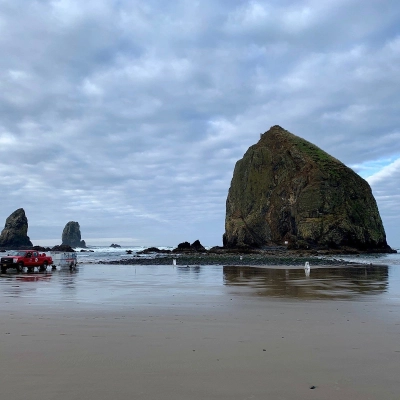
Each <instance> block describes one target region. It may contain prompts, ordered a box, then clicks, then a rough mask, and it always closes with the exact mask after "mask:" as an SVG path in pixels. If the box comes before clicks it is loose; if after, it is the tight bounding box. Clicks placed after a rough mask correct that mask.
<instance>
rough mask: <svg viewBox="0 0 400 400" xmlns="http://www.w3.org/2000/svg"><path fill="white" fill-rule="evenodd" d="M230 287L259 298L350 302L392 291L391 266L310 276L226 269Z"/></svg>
mask: <svg viewBox="0 0 400 400" xmlns="http://www.w3.org/2000/svg"><path fill="white" fill-rule="evenodd" d="M223 273H224V283H225V285H227V286H232V287H238V288H239V287H240V288H241V289H243V288H248V289H250V290H254V291H255V292H256V294H257V295H259V296H271V297H292V298H303V299H304V298H306V299H324V298H326V299H350V298H353V297H356V296H360V295H372V294H381V293H384V292H385V291H386V290H387V288H388V275H389V273H388V267H387V266H370V265H368V266H357V267H348V268H315V269H311V271H310V275H309V277H306V276H305V274H304V269H271V268H268V269H267V268H256V267H224V269H223Z"/></svg>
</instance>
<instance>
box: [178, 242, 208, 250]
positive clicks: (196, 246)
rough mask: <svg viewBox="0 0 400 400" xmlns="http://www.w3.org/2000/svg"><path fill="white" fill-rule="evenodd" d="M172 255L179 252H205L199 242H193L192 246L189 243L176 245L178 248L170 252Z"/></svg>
mask: <svg viewBox="0 0 400 400" xmlns="http://www.w3.org/2000/svg"><path fill="white" fill-rule="evenodd" d="M172 251H173V252H174V253H180V252H206V251H207V250H206V249H205V247H204V246H203V245H202V244H201V243H200V241H199V240H195V241H194V242H193V243H192V244H190V243H189V242H182V243H179V244H178V247H177V248H175V249H174V250H172Z"/></svg>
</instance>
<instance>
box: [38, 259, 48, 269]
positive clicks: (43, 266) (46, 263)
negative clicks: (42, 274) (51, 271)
mask: <svg viewBox="0 0 400 400" xmlns="http://www.w3.org/2000/svg"><path fill="white" fill-rule="evenodd" d="M47 265H48V262H47V261H45V262H44V263H43V265H41V266H40V271H46V269H47Z"/></svg>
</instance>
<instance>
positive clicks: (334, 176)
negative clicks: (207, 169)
mask: <svg viewBox="0 0 400 400" xmlns="http://www.w3.org/2000/svg"><path fill="white" fill-rule="evenodd" d="M285 242H287V243H288V246H289V248H304V249H307V248H328V249H332V248H336V249H342V248H343V249H345V248H352V249H358V250H365V251H367V250H368V251H382V252H386V251H391V249H390V247H389V246H388V245H387V243H386V235H385V230H384V228H383V225H382V220H381V217H380V215H379V211H378V207H377V205H376V202H375V199H374V197H373V195H372V192H371V188H370V186H369V184H368V183H367V182H366V181H365V180H364V179H362V178H361V177H360V176H359V175H357V174H356V173H355V172H354V171H353V170H351V169H350V168H348V167H346V166H345V165H344V164H342V163H341V162H340V161H338V160H337V159H335V158H334V157H332V156H330V155H329V154H327V153H326V152H324V151H323V150H321V149H320V148H318V147H317V146H315V145H313V144H312V143H310V142H308V141H306V140H304V139H302V138H300V137H298V136H295V135H293V134H291V133H290V132H288V131H286V130H284V129H283V128H281V127H280V126H273V127H272V128H271V129H270V130H269V131H268V132H265V133H264V134H263V135H261V138H260V140H259V142H258V143H257V144H255V145H253V146H251V147H250V148H249V149H248V150H247V152H246V153H245V155H244V156H243V158H242V159H241V160H239V161H238V162H237V163H236V166H235V170H234V173H233V178H232V182H231V187H230V189H229V193H228V198H227V201H226V219H225V234H224V236H223V243H224V246H225V247H227V248H235V247H246V246H250V247H264V246H271V245H283V244H285Z"/></svg>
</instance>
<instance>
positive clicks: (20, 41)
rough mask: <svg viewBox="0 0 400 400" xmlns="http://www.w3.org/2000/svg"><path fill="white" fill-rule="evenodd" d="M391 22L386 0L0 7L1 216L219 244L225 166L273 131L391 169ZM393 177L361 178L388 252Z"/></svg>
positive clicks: (394, 138)
mask: <svg viewBox="0 0 400 400" xmlns="http://www.w3.org/2000/svg"><path fill="white" fill-rule="evenodd" d="M399 20H400V5H399V4H398V3H397V2H395V1H371V2H368V4H366V3H365V2H362V1H356V0H352V1H348V0H347V1H337V0H336V1H324V2H320V1H300V2H298V1H296V2H295V1H283V2H282V1H280V2H275V1H271V2H268V3H267V2H264V1H263V2H262V1H239V0H237V1H232V0H229V1H228V0H225V1H219V2H215V1H211V0H208V1H207V0H204V1H201V2H189V1H186V0H180V1H176V2H172V3H169V2H161V1H159V0H152V1H148V2H145V3H143V2H139V1H112V0H103V1H101V0H100V1H99V0H98V1H86V2H85V3H84V4H83V3H82V2H78V1H76V0H58V1H50V0H48V1H37V2H28V3H27V4H25V5H24V7H22V6H21V5H20V4H18V3H15V2H14V3H12V2H11V3H10V2H0V51H1V54H2V57H1V59H0V89H1V90H0V173H1V175H2V180H1V182H0V191H1V193H2V207H1V210H0V221H1V220H5V218H6V217H7V216H8V215H9V214H10V213H11V212H12V211H14V210H15V209H17V208H19V207H24V208H25V210H26V212H27V215H28V219H29V223H30V229H29V235H30V236H31V239H32V240H33V242H35V240H39V239H43V240H44V242H45V241H46V240H50V239H53V238H54V239H57V238H60V237H61V231H62V228H63V227H64V225H65V223H66V222H68V221H69V220H77V221H79V222H80V224H81V227H82V234H83V237H84V238H90V240H89V241H88V242H89V244H90V242H92V243H93V244H95V243H96V241H97V242H99V240H100V238H107V239H105V240H108V239H111V238H119V239H121V240H122V238H127V242H130V243H132V244H143V245H163V244H164V245H176V244H177V243H178V242H180V241H183V240H190V241H192V240H195V239H197V238H198V239H200V240H201V241H202V242H203V243H205V244H207V245H215V244H220V243H221V236H222V233H223V231H224V217H225V200H226V195H227V191H228V188H229V184H230V179H231V177H232V172H233V168H234V165H235V162H236V161H237V160H238V159H239V158H241V157H242V155H243V154H244V152H245V151H246V150H247V148H248V147H249V146H250V145H252V144H254V143H255V142H257V140H258V138H259V133H261V132H264V131H266V130H267V129H268V128H269V127H270V126H272V125H275V124H279V125H281V126H283V127H285V128H286V129H288V130H290V131H291V132H293V133H295V134H297V135H299V136H302V137H304V138H305V139H307V140H310V141H311V142H313V143H315V144H317V145H318V146H320V147H321V148H323V149H324V150H326V151H328V152H329V153H331V154H332V155H334V156H335V157H337V158H338V159H340V160H341V161H343V162H344V163H346V164H347V165H350V166H352V167H353V168H354V169H355V170H356V171H357V172H360V173H364V175H365V173H366V171H368V168H369V165H372V164H374V165H378V164H379V162H378V161H379V160H391V161H390V162H387V163H388V164H389V163H392V162H395V160H397V159H399V158H400V140H399V137H400V130H399V129H400V128H399V122H400V121H399V118H400V117H399V113H398V109H399V106H400V104H399V102H400V95H399V87H400V78H399V77H400V74H399V72H400V71H399V68H400V67H399V65H400V32H399V30H398V25H399ZM379 165H380V164H379ZM383 167H384V165H383V164H382V165H381V168H383ZM374 172H376V171H374ZM365 176H367V175H365ZM398 176H399V174H397V170H396V168H389V169H385V170H384V171H383V172H382V174H381V175H377V177H376V176H375V177H372V178H371V180H370V182H371V185H372V188H373V190H374V193H375V195H376V198H377V201H378V205H379V207H380V210H381V213H382V217H383V220H384V224H385V227H386V229H387V233H388V239H389V243H392V244H394V243H398V242H396V241H397V235H396V234H395V233H396V226H398V225H396V224H394V223H393V221H397V218H398V217H397V210H396V206H395V200H394V199H396V198H397V197H396V196H399V195H400V193H399V191H398V189H397V188H398V187H400V185H399V183H400V182H399V178H398ZM379 177H380V178H379ZM389 183H390V184H389ZM106 244H107V243H106ZM399 244H400V243H399Z"/></svg>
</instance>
